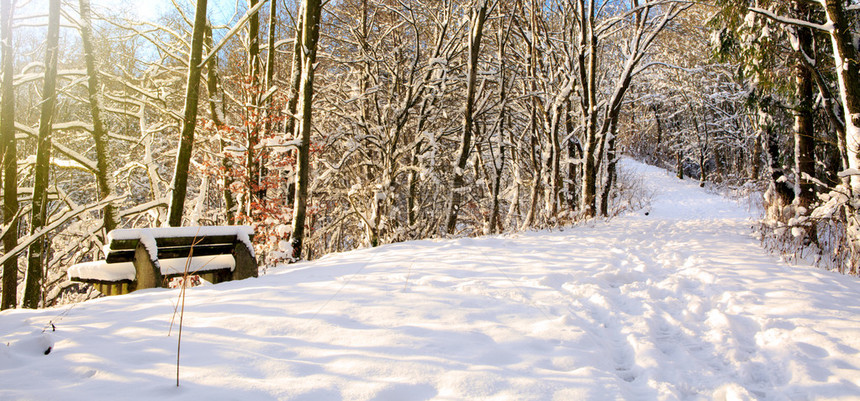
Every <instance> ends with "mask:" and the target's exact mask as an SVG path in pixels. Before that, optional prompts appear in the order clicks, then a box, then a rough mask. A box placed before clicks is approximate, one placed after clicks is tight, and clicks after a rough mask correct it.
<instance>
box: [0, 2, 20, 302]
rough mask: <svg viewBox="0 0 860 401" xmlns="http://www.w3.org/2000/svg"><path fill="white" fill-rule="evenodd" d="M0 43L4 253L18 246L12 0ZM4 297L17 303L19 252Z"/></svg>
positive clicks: (3, 7) (0, 20) (1, 6)
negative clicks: (0, 51) (1, 55)
mask: <svg viewBox="0 0 860 401" xmlns="http://www.w3.org/2000/svg"><path fill="white" fill-rule="evenodd" d="M0 46H2V54H3V66H2V68H3V70H2V72H3V92H2V96H3V100H2V105H0V140H2V144H3V168H2V173H3V178H4V181H3V223H4V224H6V225H9V229H8V231H7V233H6V236H5V237H3V248H4V250H5V253H6V254H9V253H10V252H11V251H12V249H14V248H15V247H16V246H18V220H17V218H16V216H15V215H16V214H17V213H18V146H17V144H16V143H15V88H14V86H13V75H14V72H15V71H14V68H15V66H14V63H13V61H14V52H13V50H12V1H11V0H0ZM2 292H3V298H2V301H0V310H3V309H9V308H14V307H16V306H17V304H18V300H17V298H18V256H17V255H15V256H12V257H10V258H9V259H8V260H7V261H6V262H5V263H3V288H2Z"/></svg>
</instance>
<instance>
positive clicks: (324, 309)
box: [0, 162, 860, 400]
mask: <svg viewBox="0 0 860 401" xmlns="http://www.w3.org/2000/svg"><path fill="white" fill-rule="evenodd" d="M625 168H627V169H634V170H637V174H639V175H640V176H642V177H644V182H645V184H646V185H647V186H648V188H649V190H651V191H653V192H654V193H655V198H654V200H653V202H652V204H651V208H650V210H649V212H650V213H649V214H648V215H647V216H646V215H645V214H644V211H638V212H635V213H631V214H628V215H626V216H621V217H619V218H616V219H613V220H611V221H609V222H603V221H597V222H593V223H590V224H586V225H583V226H579V227H575V228H569V229H565V230H563V231H555V232H547V231H544V232H531V233H523V234H516V235H510V236H497V237H484V238H464V239H457V240H446V241H416V242H408V243H402V244H395V245H389V246H383V247H379V248H376V249H365V250H359V251H354V252H348V253H343V254H336V255H330V256H328V257H325V258H323V259H321V260H318V261H314V262H311V263H301V264H297V265H290V266H284V267H283V268H281V269H279V270H277V271H276V272H274V273H271V274H269V275H266V276H263V277H260V278H256V279H248V280H244V281H241V282H230V283H224V284H219V285H216V286H206V287H196V288H192V289H189V290H188V292H187V301H186V305H185V318H184V323H183V332H182V348H181V372H180V378H181V386H180V387H179V388H176V387H175V374H176V372H175V364H176V350H177V338H176V327H174V328H173V332H172V334H171V336H168V332H169V330H170V322H171V316H172V315H173V311H174V305H175V304H176V302H177V294H178V292H177V291H176V290H167V289H153V290H145V291H138V292H135V293H133V294H130V295H125V296H118V297H112V298H103V299H98V300H95V301H91V302H86V303H83V304H79V305H77V306H74V307H72V308H71V309H70V308H69V307H68V306H67V307H64V308H56V309H48V310H40V311H25V310H12V311H5V312H2V313H0V341H2V343H3V345H0V399H2V400H6V399H64V400H74V399H82V400H83V399H114V398H120V399H208V398H211V399H281V400H431V399H432V400H464V399H473V400H478V399H480V400H612V399H620V400H676V399H694V400H699V399H702V400H710V399H719V400H746V399H764V400H808V399H846V400H849V399H854V400H857V399H860V283H858V282H857V280H856V278H852V277H845V276H839V275H836V274H831V273H829V272H825V271H821V270H816V269H813V268H809V267H802V266H789V265H786V264H784V263H782V262H780V261H779V260H778V259H777V258H776V257H774V256H770V255H767V254H766V253H764V252H763V251H762V250H761V249H760V248H759V247H758V246H757V244H756V242H755V241H754V240H753V239H752V237H751V235H750V230H749V225H750V221H749V220H748V219H749V214H748V213H746V212H745V211H744V209H743V208H741V207H739V206H737V205H736V204H735V203H734V202H731V201H727V200H725V199H722V198H720V197H718V196H716V195H712V194H708V193H706V192H705V191H703V190H701V189H699V188H698V187H696V186H695V185H694V183H691V182H682V181H678V180H677V179H674V178H673V177H670V176H669V175H668V174H666V173H665V172H663V171H661V170H658V169H656V168H652V167H647V166H644V165H641V164H637V163H633V162H626V163H625ZM50 321H53V322H54V324H55V325H56V331H55V332H50V330H49V331H48V333H49V335H47V336H46V335H41V334H40V332H41V330H42V329H43V328H44V327H46V324H48V323H49V322H50ZM7 344H8V346H7ZM50 345H53V349H52V352H51V353H50V354H49V355H43V351H44V348H45V347H46V346H50Z"/></svg>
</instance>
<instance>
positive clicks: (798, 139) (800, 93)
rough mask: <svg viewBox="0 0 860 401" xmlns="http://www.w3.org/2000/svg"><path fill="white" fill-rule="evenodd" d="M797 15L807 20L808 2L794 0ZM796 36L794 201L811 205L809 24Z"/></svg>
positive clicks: (812, 156) (812, 133)
mask: <svg viewBox="0 0 860 401" xmlns="http://www.w3.org/2000/svg"><path fill="white" fill-rule="evenodd" d="M792 8H793V10H792V11H793V13H794V15H795V18H798V19H805V17H807V15H808V14H809V10H808V6H807V4H806V3H805V2H804V1H802V0H795V1H794V4H793V6H792ZM796 32H797V33H796V35H797V40H798V44H799V49H798V52H797V54H796V55H795V57H796V61H795V65H794V72H795V85H796V86H795V92H794V93H795V97H796V101H797V106H796V109H795V114H794V170H795V173H796V175H797V177H796V179H795V193H796V194H797V195H796V196H795V199H794V201H795V202H796V203H797V206H800V207H803V208H807V209H808V208H809V206H810V205H811V204H812V203H813V202H814V201H815V184H813V182H812V178H813V177H815V154H814V152H815V131H814V130H813V124H812V122H813V119H814V116H813V107H814V104H813V103H814V101H813V93H812V84H813V81H812V74H811V72H810V71H809V69H808V68H806V65H805V63H804V61H803V58H804V57H807V56H809V57H813V54H812V30H811V29H810V28H807V27H797V28H796Z"/></svg>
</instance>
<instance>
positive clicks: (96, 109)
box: [80, 0, 116, 231]
mask: <svg viewBox="0 0 860 401" xmlns="http://www.w3.org/2000/svg"><path fill="white" fill-rule="evenodd" d="M80 14H81V26H80V30H81V42H82V44H83V47H84V60H85V61H86V64H87V90H88V95H89V101H90V114H91V115H92V119H93V141H95V145H96V182H97V183H98V187H99V198H100V199H102V200H104V199H107V198H109V197H110V196H111V186H110V184H109V182H108V171H107V170H108V166H107V158H108V149H107V146H108V144H107V140H108V138H107V133H106V132H105V129H104V124H103V123H102V118H101V104H100V102H99V93H98V90H99V78H98V70H97V69H96V59H95V54H94V53H93V41H92V22H91V21H90V1H89V0H80ZM102 213H103V214H104V218H103V225H104V229H105V231H111V230H113V229H114V228H116V220H115V218H114V209H113V206H111V205H110V204H108V205H106V206H105V208H104V210H103V211H102Z"/></svg>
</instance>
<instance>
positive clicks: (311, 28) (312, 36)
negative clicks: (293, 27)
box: [290, 0, 322, 260]
mask: <svg viewBox="0 0 860 401" xmlns="http://www.w3.org/2000/svg"><path fill="white" fill-rule="evenodd" d="M321 12H322V4H321V1H320V0H305V2H304V10H303V13H302V30H301V43H302V45H301V51H302V53H301V54H302V74H301V86H300V87H299V92H300V94H301V106H302V108H301V121H300V126H299V132H300V134H301V136H300V140H301V143H300V144H299V147H298V148H299V149H298V163H297V164H298V170H297V171H296V198H295V203H294V206H293V222H292V234H291V235H290V245H291V246H292V259H293V260H299V259H301V256H302V245H303V241H304V235H305V218H306V213H307V204H308V186H309V185H310V182H309V176H310V174H309V169H310V142H311V114H312V110H313V108H312V105H313V95H314V86H313V85H314V63H315V62H316V51H317V41H318V39H319V23H320V14H321Z"/></svg>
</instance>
